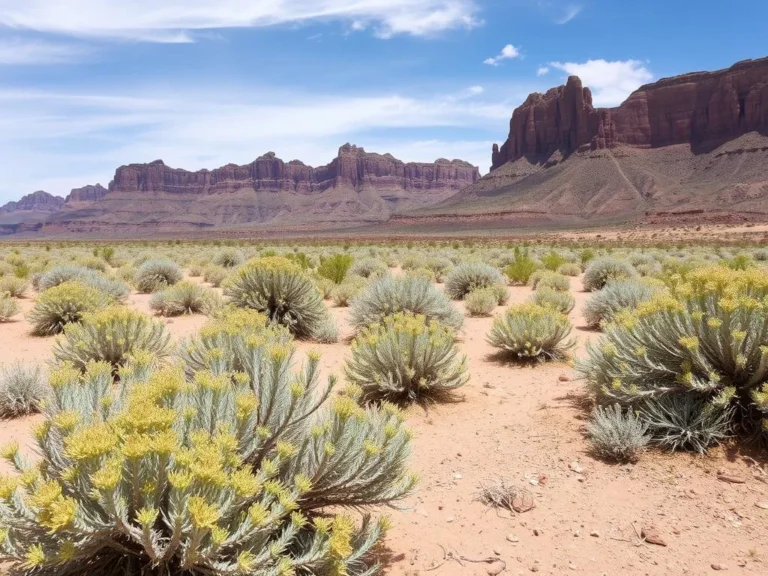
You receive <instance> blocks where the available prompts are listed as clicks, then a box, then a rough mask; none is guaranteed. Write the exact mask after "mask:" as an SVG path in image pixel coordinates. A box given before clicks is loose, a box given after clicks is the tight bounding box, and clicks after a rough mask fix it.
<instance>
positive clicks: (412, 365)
mask: <svg viewBox="0 0 768 576" xmlns="http://www.w3.org/2000/svg"><path fill="white" fill-rule="evenodd" d="M344 375H345V377H346V379H347V380H348V381H349V382H350V383H352V384H354V385H355V386H357V387H359V388H360V390H361V394H360V400H361V401H362V402H376V401H381V400H388V401H392V402H397V403H410V402H428V401H433V400H438V399H441V398H445V397H448V396H450V394H451V393H452V392H453V391H455V389H456V388H458V387H460V386H463V385H464V384H466V383H467V381H468V380H469V376H468V375H467V364H466V358H462V359H459V358H458V350H457V348H456V344H455V336H454V333H453V330H451V329H450V328H447V327H445V326H443V325H442V324H440V322H438V321H437V320H427V319H426V318H425V317H424V316H414V315H413V314H407V313H403V312H399V313H397V314H394V315H392V316H387V317H386V318H384V319H383V320H382V321H381V322H380V323H376V324H371V325H370V326H368V327H367V328H364V329H363V330H362V331H361V332H360V334H359V335H358V336H357V337H356V338H355V340H354V342H353V343H352V352H351V355H350V357H349V358H348V360H347V362H346V364H345V365H344Z"/></svg>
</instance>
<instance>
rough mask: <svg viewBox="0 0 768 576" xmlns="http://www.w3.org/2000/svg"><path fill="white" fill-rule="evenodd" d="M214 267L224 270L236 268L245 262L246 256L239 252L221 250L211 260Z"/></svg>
mask: <svg viewBox="0 0 768 576" xmlns="http://www.w3.org/2000/svg"><path fill="white" fill-rule="evenodd" d="M211 262H213V264H214V265H216V266H221V267H222V268H236V267H238V266H240V264H242V263H243V262H245V256H243V253H242V252H240V251H239V250H232V249H227V250H221V251H220V252H218V253H217V254H216V255H215V256H214V257H213V260H211Z"/></svg>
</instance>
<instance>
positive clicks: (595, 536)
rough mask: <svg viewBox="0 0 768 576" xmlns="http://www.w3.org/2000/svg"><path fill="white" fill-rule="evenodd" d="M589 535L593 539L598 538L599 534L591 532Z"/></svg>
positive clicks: (594, 531)
mask: <svg viewBox="0 0 768 576" xmlns="http://www.w3.org/2000/svg"><path fill="white" fill-rule="evenodd" d="M589 535H590V536H592V537H593V538H600V532H598V531H597V530H592V532H590V533H589Z"/></svg>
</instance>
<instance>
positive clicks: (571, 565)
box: [568, 562, 576, 570]
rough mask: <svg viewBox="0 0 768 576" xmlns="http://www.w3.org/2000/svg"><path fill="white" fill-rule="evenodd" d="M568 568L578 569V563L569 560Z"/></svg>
mask: <svg viewBox="0 0 768 576" xmlns="http://www.w3.org/2000/svg"><path fill="white" fill-rule="evenodd" d="M568 569H569V570H576V564H574V563H573V562H568Z"/></svg>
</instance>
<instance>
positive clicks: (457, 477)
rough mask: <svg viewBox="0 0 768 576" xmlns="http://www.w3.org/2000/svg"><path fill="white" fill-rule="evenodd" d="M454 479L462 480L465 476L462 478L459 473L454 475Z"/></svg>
mask: <svg viewBox="0 0 768 576" xmlns="http://www.w3.org/2000/svg"><path fill="white" fill-rule="evenodd" d="M453 477H454V478H455V479H456V480H461V479H462V478H464V476H462V475H461V474H460V473H459V472H456V474H454V475H453Z"/></svg>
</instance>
